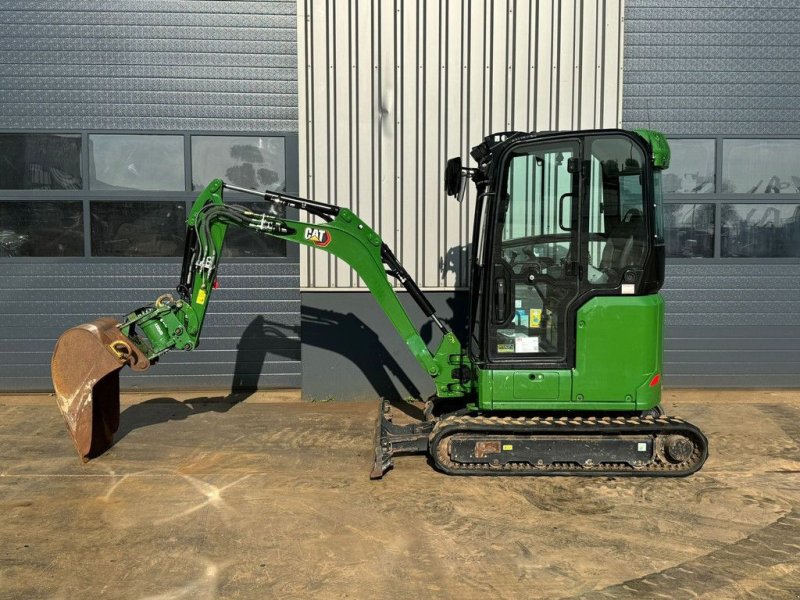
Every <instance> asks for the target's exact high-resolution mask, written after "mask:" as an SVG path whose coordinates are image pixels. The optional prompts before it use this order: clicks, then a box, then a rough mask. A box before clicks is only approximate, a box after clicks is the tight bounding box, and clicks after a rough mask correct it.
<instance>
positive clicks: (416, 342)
mask: <svg viewBox="0 0 800 600" xmlns="http://www.w3.org/2000/svg"><path fill="white" fill-rule="evenodd" d="M225 189H230V190H232V191H237V192H242V193H246V194H252V195H256V196H259V197H260V198H261V199H263V200H265V201H268V202H272V203H274V204H277V205H282V206H285V207H291V208H296V209H298V210H300V211H304V212H307V213H309V214H312V215H315V216H317V217H319V218H320V219H322V221H323V223H314V224H312V223H308V222H303V221H296V220H292V219H285V218H279V217H276V216H273V215H269V214H266V213H262V212H259V211H257V210H253V209H251V208H247V207H245V206H241V205H237V204H226V203H225V202H224V201H223V192H224V190H225ZM228 227H241V228H244V229H252V230H255V231H257V232H259V233H261V234H264V235H269V236H274V237H278V238H281V239H284V240H287V241H291V242H295V243H298V244H303V245H305V246H309V247H312V248H317V249H320V250H324V251H325V252H328V253H330V254H332V255H334V256H336V257H337V258H340V259H342V260H344V261H345V262H346V263H347V264H349V265H350V266H351V267H352V268H353V269H354V270H355V271H356V272H357V273H358V275H359V276H360V277H361V279H362V280H363V281H364V283H365V285H366V286H367V288H368V289H369V291H370V292H371V293H372V295H373V296H374V297H375V300H376V301H377V302H378V304H379V305H380V307H381V308H382V309H383V311H384V312H385V313H386V316H387V317H388V318H389V320H390V321H391V322H392V324H393V325H394V327H395V329H396V330H397V332H398V333H399V334H400V337H401V338H402V339H403V341H404V342H405V344H406V346H407V347H408V349H409V351H410V352H411V354H412V355H413V356H414V358H416V360H417V361H418V362H419V364H420V365H421V366H422V368H423V369H424V370H425V372H426V373H428V375H430V376H431V377H432V378H433V380H434V384H435V386H436V395H437V396H438V397H440V398H455V397H461V396H464V395H465V394H467V393H468V392H470V391H471V386H472V377H471V375H470V365H469V361H468V358H467V357H466V356H465V353H464V352H463V350H462V347H461V344H460V343H459V341H458V339H457V338H456V336H455V335H454V334H453V333H452V332H451V331H449V329H448V328H447V327H446V326H445V325H444V324H443V323H442V322H441V321H440V320H439V319H438V318H437V317H436V314H435V310H434V308H433V306H432V305H431V304H430V302H429V301H428V299H427V298H426V297H425V296H424V294H423V293H422V291H421V290H420V289H419V287H418V286H417V284H416V283H415V282H414V280H413V279H412V278H411V277H410V276H409V274H408V273H407V272H406V271H405V269H404V268H403V267H402V265H401V264H400V263H399V262H398V260H397V258H396V257H395V256H394V254H393V253H392V251H391V250H390V249H389V247H388V246H387V245H386V244H385V243H384V242H383V241H382V240H381V238H380V236H379V235H378V234H377V233H375V231H374V230H372V229H371V228H370V227H369V226H368V225H367V224H366V223H364V222H363V221H362V220H361V219H360V218H358V216H356V215H355V214H354V213H353V212H351V211H350V210H348V209H346V208H343V207H337V206H333V205H329V204H323V203H319V202H314V201H311V200H306V199H303V198H299V197H296V196H291V195H288V194H282V193H277V192H256V191H254V190H248V189H244V188H239V187H236V186H233V185H230V184H226V183H224V182H223V181H221V180H219V179H217V180H214V181H212V182H211V183H210V184H209V185H208V186H207V187H206V189H205V190H203V192H202V193H201V194H200V195H199V196H198V198H197V200H196V201H195V202H194V204H193V206H192V209H191V212H190V214H189V218H188V220H187V232H186V243H185V249H184V256H183V266H182V269H181V277H180V282H179V284H178V286H177V296H173V295H172V294H164V295H162V296H159V297H158V298H157V299H156V301H155V302H154V303H153V304H152V305H149V306H144V307H141V308H139V309H137V310H135V311H133V312H131V313H129V314H128V315H126V316H125V318H124V319H123V320H122V322H118V321H116V320H114V319H112V318H108V317H106V318H102V319H99V320H97V321H93V322H91V323H88V324H85V325H80V326H78V327H75V328H72V329H70V330H68V331H67V332H65V333H64V334H63V335H62V336H61V337H60V338H59V340H58V342H57V344H56V348H55V351H54V353H53V360H52V375H53V384H54V387H55V390H56V396H57V399H58V403H59V407H60V408H61V411H62V413H63V415H64V418H65V420H66V422H67V426H68V429H69V430H70V434H71V435H72V438H73V440H74V441H75V445H76V448H77V450H78V453H79V455H80V456H81V458H82V459H83V460H88V459H89V458H92V457H94V456H97V455H99V454H102V453H103V452H104V451H105V450H106V449H107V448H108V447H110V445H111V444H112V443H113V434H114V432H115V431H116V429H117V427H118V424H119V371H120V370H121V369H122V368H123V367H124V366H125V365H129V366H131V367H132V368H133V369H135V370H140V371H141V370H145V369H147V368H149V367H150V365H152V364H153V363H155V362H156V361H157V360H158V359H159V357H160V356H161V355H162V354H164V353H165V352H167V351H169V350H173V349H178V350H187V351H188V350H193V349H195V348H197V347H198V345H199V344H200V335H201V331H202V327H203V323H204V321H205V318H206V312H207V310H208V305H209V301H210V299H211V296H212V295H213V291H214V288H215V282H216V275H217V269H218V267H219V264H220V259H221V256H222V248H223V245H224V241H225V236H226V233H227V230H228ZM389 276H391V277H394V278H395V279H397V280H398V281H399V282H400V283H401V284H402V285H403V287H405V289H406V290H407V291H408V292H409V294H410V296H411V297H412V298H413V299H414V300H415V302H416V303H417V304H418V306H419V307H420V309H421V310H422V311H423V313H424V314H425V315H426V316H428V317H429V318H431V319H432V320H433V322H434V323H435V324H436V325H437V326H438V327H439V329H440V330H441V332H442V335H443V337H442V340H441V342H440V344H439V346H438V348H437V350H436V351H435V352H433V353H432V352H431V351H430V350H429V349H428V346H427V345H426V344H425V342H424V341H423V339H422V338H421V336H420V334H419V331H418V329H417V328H416V327H415V326H414V324H413V323H412V321H411V319H410V318H409V316H408V313H407V312H406V311H405V309H404V308H403V305H402V304H401V303H400V300H399V298H398V296H397V293H396V292H395V289H394V287H393V286H392V284H391V282H390V280H389ZM379 425H381V426H379V430H382V431H383V433H384V434H386V430H387V429H390V428H391V427H392V425H391V423H385V422H384V420H383V418H382V417H381V420H380V423H379ZM378 437H379V438H380V437H381V431H379V432H378ZM385 437H386V435H384V438H385ZM418 437H419V436H418ZM415 439H416V438H415ZM378 445H380V439H379V440H378ZM386 458H387V459H388V457H386ZM377 460H378V459H377V458H376V461H377ZM384 462H386V461H384ZM389 464H390V463H389ZM387 468H388V467H387Z"/></svg>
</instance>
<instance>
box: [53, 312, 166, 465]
mask: <svg viewBox="0 0 800 600" xmlns="http://www.w3.org/2000/svg"><path fill="white" fill-rule="evenodd" d="M118 325H119V322H118V321H116V320H115V319H112V318H109V317H105V318H102V319H97V320H96V321H92V322H91V323H85V324H83V325H78V326H77V327H73V328H72V329H69V330H67V331H65V332H64V333H63V334H62V335H61V337H60V338H58V341H57V342H56V347H55V349H54V350H53V359H52V361H51V363H50V368H51V374H52V378H53V387H54V388H55V392H56V400H57V401H58V408H59V409H60V410H61V414H62V415H63V417H64V421H65V422H66V424H67V429H68V431H69V433H70V436H71V437H72V440H73V442H75V448H76V449H77V451H78V455H79V456H80V457H81V460H83V461H84V462H86V461H88V460H89V459H90V458H94V457H95V456H99V455H100V454H102V453H103V452H105V451H106V450H108V448H110V447H111V445H112V443H113V441H114V433H115V432H116V431H117V429H118V428H119V372H120V370H121V369H122V367H124V366H125V365H130V366H131V367H133V368H134V369H136V370H144V369H146V368H147V367H149V366H150V361H149V360H148V359H147V356H146V355H145V354H144V353H143V352H142V351H141V350H139V348H138V347H137V346H136V345H135V344H134V343H133V342H131V340H130V339H128V338H127V337H125V336H124V335H123V334H122V332H121V331H120V330H119V328H118Z"/></svg>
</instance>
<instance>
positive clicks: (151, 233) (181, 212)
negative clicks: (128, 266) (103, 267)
mask: <svg viewBox="0 0 800 600" xmlns="http://www.w3.org/2000/svg"><path fill="white" fill-rule="evenodd" d="M90 212H91V224H92V256H182V255H183V242H184V238H185V236H186V234H185V232H186V205H185V204H184V203H183V202H124V201H112V202H105V201H101V202H91V203H90Z"/></svg>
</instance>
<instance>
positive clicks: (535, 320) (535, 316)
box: [530, 308, 542, 329]
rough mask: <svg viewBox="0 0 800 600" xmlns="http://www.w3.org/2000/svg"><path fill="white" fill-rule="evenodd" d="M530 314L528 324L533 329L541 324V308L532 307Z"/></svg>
mask: <svg viewBox="0 0 800 600" xmlns="http://www.w3.org/2000/svg"><path fill="white" fill-rule="evenodd" d="M530 316H531V319H530V326H531V327H532V328H534V329H537V328H538V327H539V326H540V325H541V324H542V309H541V308H532V309H531V315H530Z"/></svg>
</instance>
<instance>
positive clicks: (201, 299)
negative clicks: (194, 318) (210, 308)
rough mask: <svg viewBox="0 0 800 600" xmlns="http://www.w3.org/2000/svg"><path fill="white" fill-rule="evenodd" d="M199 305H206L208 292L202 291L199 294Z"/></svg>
mask: <svg viewBox="0 0 800 600" xmlns="http://www.w3.org/2000/svg"><path fill="white" fill-rule="evenodd" d="M197 303H198V304H205V303H206V291H205V290H203V289H201V290H200V291H199V292H197Z"/></svg>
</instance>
